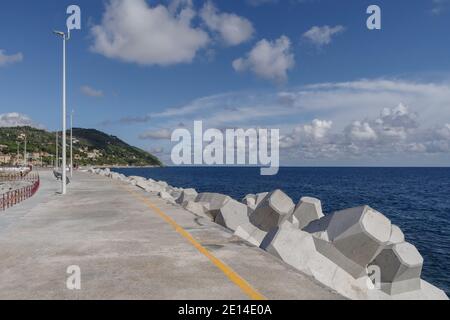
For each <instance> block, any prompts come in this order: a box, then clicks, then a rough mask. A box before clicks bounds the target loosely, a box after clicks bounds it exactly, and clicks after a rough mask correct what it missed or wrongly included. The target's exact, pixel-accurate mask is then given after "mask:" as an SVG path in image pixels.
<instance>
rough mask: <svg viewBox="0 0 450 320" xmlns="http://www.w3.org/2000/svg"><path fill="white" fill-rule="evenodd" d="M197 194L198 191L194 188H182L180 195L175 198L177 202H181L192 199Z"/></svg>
mask: <svg viewBox="0 0 450 320" xmlns="http://www.w3.org/2000/svg"><path fill="white" fill-rule="evenodd" d="M197 195H198V193H197V191H196V190H195V189H192V188H190V189H183V190H182V191H181V194H180V196H179V197H178V198H177V199H176V202H177V203H178V204H183V203H184V202H186V201H193V200H195V198H197Z"/></svg>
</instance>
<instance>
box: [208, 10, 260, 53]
mask: <svg viewBox="0 0 450 320" xmlns="http://www.w3.org/2000/svg"><path fill="white" fill-rule="evenodd" d="M200 17H201V18H202V19H203V21H204V22H205V24H206V26H207V27H208V28H209V29H210V30H212V31H214V32H217V33H218V34H219V35H220V37H221V38H222V40H223V41H224V43H225V44H226V45H229V46H235V45H238V44H241V43H243V42H246V41H248V40H249V39H250V38H251V37H252V35H253V33H254V28H253V25H252V23H251V22H250V21H249V20H248V19H246V18H243V17H240V16H238V15H236V14H234V13H221V12H219V11H218V9H217V8H216V7H215V6H214V4H213V3H212V2H210V1H208V2H207V3H206V4H205V5H204V6H203V8H202V10H201V12H200Z"/></svg>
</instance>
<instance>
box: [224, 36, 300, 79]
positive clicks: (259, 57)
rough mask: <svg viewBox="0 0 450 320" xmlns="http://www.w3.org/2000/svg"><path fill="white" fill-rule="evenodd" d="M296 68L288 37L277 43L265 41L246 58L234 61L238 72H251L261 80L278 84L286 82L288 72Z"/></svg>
mask: <svg viewBox="0 0 450 320" xmlns="http://www.w3.org/2000/svg"><path fill="white" fill-rule="evenodd" d="M294 66H295V59H294V54H293V53H292V52H291V41H290V40H289V38H288V37H286V36H281V37H280V38H279V39H277V40H275V41H268V40H266V39H263V40H261V41H259V42H258V43H257V44H256V45H255V46H254V47H253V49H252V50H251V51H250V52H249V53H248V54H247V56H246V57H245V58H239V59H236V60H234V61H233V68H234V69H235V70H236V71H240V72H242V71H246V70H250V71H252V72H253V73H254V74H256V75H257V76H259V77H261V78H264V79H268V80H272V81H277V82H283V81H286V80H287V77H288V76H287V73H288V71H289V70H291V69H292V68H293V67H294Z"/></svg>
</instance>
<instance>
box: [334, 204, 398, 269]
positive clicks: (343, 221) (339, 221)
mask: <svg viewBox="0 0 450 320" xmlns="http://www.w3.org/2000/svg"><path fill="white" fill-rule="evenodd" d="M327 233H328V236H329V238H330V240H331V241H332V242H333V245H334V246H335V247H336V248H337V249H338V250H339V251H340V252H342V254H344V255H345V256H346V257H348V258H349V259H351V260H352V261H354V262H356V263H357V264H359V265H360V266H362V267H366V266H367V265H368V264H369V263H370V262H371V261H372V260H373V259H374V258H375V257H376V256H377V255H378V253H379V252H380V251H381V249H383V247H384V246H385V245H387V242H388V241H389V238H390V236H391V221H390V220H389V219H388V218H386V217H385V216H384V215H383V214H381V213H380V212H378V211H376V210H374V209H372V208H370V207H369V206H363V207H357V208H352V209H346V210H342V211H339V212H336V213H334V214H333V217H332V218H331V221H330V223H329V225H328V228H327Z"/></svg>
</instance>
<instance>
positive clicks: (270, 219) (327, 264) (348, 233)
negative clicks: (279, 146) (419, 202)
mask: <svg viewBox="0 0 450 320" xmlns="http://www.w3.org/2000/svg"><path fill="white" fill-rule="evenodd" d="M88 171H89V172H91V173H94V174H98V175H101V176H105V177H109V178H111V179H115V180H120V181H123V182H126V183H129V184H130V185H133V186H136V187H138V188H140V189H142V190H144V191H146V192H148V193H151V194H152V195H155V196H158V197H160V198H161V199H163V200H165V201H167V202H168V203H171V204H172V205H174V206H182V207H183V208H184V209H186V210H187V211H189V212H191V213H193V214H195V215H197V216H199V217H202V218H204V219H208V220H211V221H213V222H215V223H217V224H219V225H221V226H223V227H224V228H227V229H228V230H229V231H230V232H233V233H234V235H236V236H238V237H240V238H242V239H244V240H246V241H247V242H249V243H251V244H252V245H255V246H257V247H259V248H261V249H262V250H265V251H266V252H268V253H270V254H272V255H273V256H275V257H277V258H278V259H281V260H283V261H284V262H285V263H287V264H289V265H291V266H292V267H294V268H296V269H297V270H299V271H301V272H303V273H305V274H307V275H309V276H310V277H312V278H314V279H315V280H316V281H318V282H320V283H322V284H323V285H325V286H327V287H329V288H331V289H333V290H335V291H336V292H338V293H340V294H341V295H343V296H344V297H347V298H349V299H432V300H437V299H445V300H448V297H447V295H446V294H445V293H444V291H442V290H441V289H439V288H437V287H435V286H433V285H431V284H430V283H428V282H426V281H424V280H422V279H421V278H420V277H421V272H422V267H423V258H422V256H421V255H420V253H419V252H418V250H417V249H416V248H415V246H414V245H412V244H410V243H408V242H407V241H406V240H405V237H404V235H403V232H402V231H401V229H400V228H399V227H398V226H396V225H394V224H392V223H391V221H390V220H389V219H388V218H387V217H386V216H384V215H383V214H382V213H380V212H378V211H376V210H374V209H372V208H371V207H369V206H362V207H357V208H351V209H346V210H341V211H337V212H334V213H332V214H328V215H324V214H323V212H322V206H321V202H320V200H319V199H315V198H310V197H303V198H301V199H300V201H299V202H298V204H295V203H294V202H293V201H292V199H291V198H289V196H287V195H286V194H285V193H284V192H283V191H281V190H275V191H271V192H266V193H259V194H249V195H247V196H245V197H244V198H243V199H242V200H241V201H237V200H235V199H232V198H231V197H229V196H227V195H223V194H218V193H197V191H196V190H195V189H192V188H189V189H183V188H177V187H173V186H170V185H169V184H168V183H167V182H164V181H155V180H152V179H146V178H143V177H139V176H131V177H126V176H125V175H123V174H119V173H115V172H111V171H110V170H109V169H93V168H91V169H89V170H88Z"/></svg>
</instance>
